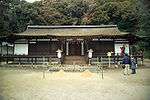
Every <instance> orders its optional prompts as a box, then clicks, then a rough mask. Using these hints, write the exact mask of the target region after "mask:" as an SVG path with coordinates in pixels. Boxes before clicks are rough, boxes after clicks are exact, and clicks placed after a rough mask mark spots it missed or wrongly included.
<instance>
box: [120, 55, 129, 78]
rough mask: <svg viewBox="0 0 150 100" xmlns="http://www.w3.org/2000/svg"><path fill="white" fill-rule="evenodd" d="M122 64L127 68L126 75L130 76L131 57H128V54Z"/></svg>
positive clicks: (125, 69)
mask: <svg viewBox="0 0 150 100" xmlns="http://www.w3.org/2000/svg"><path fill="white" fill-rule="evenodd" d="M122 64H124V66H125V68H124V75H129V69H130V57H129V56H128V54H126V53H125V54H124V57H123V60H122Z"/></svg>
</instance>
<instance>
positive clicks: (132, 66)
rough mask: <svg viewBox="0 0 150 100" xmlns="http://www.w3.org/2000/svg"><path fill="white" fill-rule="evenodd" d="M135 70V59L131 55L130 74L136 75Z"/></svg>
mask: <svg viewBox="0 0 150 100" xmlns="http://www.w3.org/2000/svg"><path fill="white" fill-rule="evenodd" d="M136 68H137V63H136V60H135V58H134V57H133V56H132V55H131V70H132V73H131V74H136Z"/></svg>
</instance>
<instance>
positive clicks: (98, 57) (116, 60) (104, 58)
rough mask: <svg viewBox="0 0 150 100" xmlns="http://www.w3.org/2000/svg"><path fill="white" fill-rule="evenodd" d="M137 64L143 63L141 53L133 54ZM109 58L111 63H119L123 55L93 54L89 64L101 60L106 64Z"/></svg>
mask: <svg viewBox="0 0 150 100" xmlns="http://www.w3.org/2000/svg"><path fill="white" fill-rule="evenodd" d="M133 57H134V58H135V60H136V63H137V64H143V60H144V59H143V56H142V55H133ZM109 59H110V63H111V64H120V63H122V59H123V56H118V55H112V56H110V58H108V56H107V55H98V54H96V55H93V57H92V58H91V64H96V63H97V62H101V63H102V64H108V63H109Z"/></svg>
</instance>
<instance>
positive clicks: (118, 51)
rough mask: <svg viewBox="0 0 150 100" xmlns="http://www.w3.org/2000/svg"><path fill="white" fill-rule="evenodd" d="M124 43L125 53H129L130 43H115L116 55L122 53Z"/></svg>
mask: <svg viewBox="0 0 150 100" xmlns="http://www.w3.org/2000/svg"><path fill="white" fill-rule="evenodd" d="M123 45H125V53H127V54H129V44H128V43H115V55H117V53H119V54H120V53H121V49H120V47H122V46H123Z"/></svg>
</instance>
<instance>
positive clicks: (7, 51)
mask: <svg viewBox="0 0 150 100" xmlns="http://www.w3.org/2000/svg"><path fill="white" fill-rule="evenodd" d="M6 49H7V54H6V55H7V56H8V43H7V44H6ZM6 63H7V64H8V57H6Z"/></svg>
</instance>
